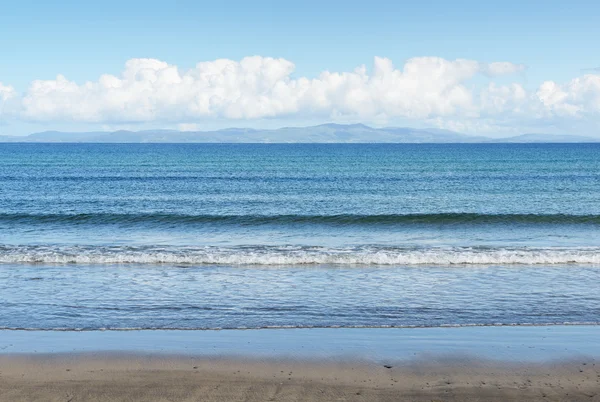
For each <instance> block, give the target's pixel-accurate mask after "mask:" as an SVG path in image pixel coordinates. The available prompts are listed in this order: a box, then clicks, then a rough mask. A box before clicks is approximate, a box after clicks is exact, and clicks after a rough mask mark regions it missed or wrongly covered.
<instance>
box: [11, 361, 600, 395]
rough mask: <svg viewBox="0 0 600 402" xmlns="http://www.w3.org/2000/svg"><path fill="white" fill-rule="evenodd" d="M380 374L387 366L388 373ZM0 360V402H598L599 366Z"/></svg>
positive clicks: (591, 363)
mask: <svg viewBox="0 0 600 402" xmlns="http://www.w3.org/2000/svg"><path fill="white" fill-rule="evenodd" d="M386 366H388V367H386ZM386 366H384V365H382V364H380V363H373V362H366V361H354V362H353V361H349V360H346V361H338V362H331V361H319V360H309V361H302V360H297V361H295V360H290V359H287V360H274V359H263V360H259V359H247V358H244V359H224V358H218V359H211V358H209V357H206V356H204V357H191V356H170V357H166V356H150V355H140V354H129V355H123V354H113V355H108V354H71V355H70V354H48V355H40V354H37V355H12V356H11V355H2V356H0V401H7V402H8V401H10V402H17V401H28V402H29V401H62V402H67V401H70V402H75V401H209V402H210V401H428V402H431V401H600V362H598V361H596V360H594V359H577V360H570V361H555V362H546V363H535V364H534V363H529V364H527V363H506V362H500V361H491V360H474V359H459V358H453V359H446V360H444V359H436V360H430V361H428V360H413V361H405V362H403V363H401V364H398V365H395V366H391V367H390V365H386Z"/></svg>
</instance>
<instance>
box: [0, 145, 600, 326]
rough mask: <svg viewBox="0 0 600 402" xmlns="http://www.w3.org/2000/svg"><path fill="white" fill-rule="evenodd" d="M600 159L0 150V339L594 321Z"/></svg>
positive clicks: (508, 150)
mask: <svg viewBox="0 0 600 402" xmlns="http://www.w3.org/2000/svg"><path fill="white" fill-rule="evenodd" d="M598 280H600V144H444V145H441V144H438V145H435V144H398V145H389V144H379V145H364V144H363V145H358V144H357V145H341V144H331V145H323V144H318V145H317V144H311V145H309V144H305V145H275V144H270V145H248V144H244V145H241V144H240V145H238V144H235V145H233V144H231V145H225V144H223V145H220V144H219V145H215V144H211V145H207V144H0V327H3V328H38V329H39V328H62V329H73V328H87V329H98V328H240V327H263V326H275V327H277V326H406V325H409V326H412V325H417V326H419V325H425V326H430V325H431V326H437V325H457V324H460V325H467V324H477V325H479V324H485V325H489V324H523V323H533V324H553V323H564V322H599V321H600V296H599V295H600V286H598V285H597V283H598Z"/></svg>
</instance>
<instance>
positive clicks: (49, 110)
mask: <svg viewBox="0 0 600 402" xmlns="http://www.w3.org/2000/svg"><path fill="white" fill-rule="evenodd" d="M294 69H295V66H294V64H293V63H292V62H290V61H288V60H285V59H277V58H270V57H261V56H253V57H246V58H244V59H242V60H240V61H233V60H227V59H219V60H214V61H208V62H201V63H198V64H197V65H196V66H195V67H194V68H192V69H189V70H185V71H183V70H181V69H179V68H178V67H177V66H175V65H170V64H168V63H166V62H163V61H160V60H155V59H131V60H129V61H128V62H127V63H126V64H125V68H124V70H123V72H122V73H121V74H120V75H119V76H113V75H102V76H101V77H100V78H99V79H98V80H97V81H90V82H85V83H83V84H78V83H75V82H73V81H70V80H69V79H67V78H66V77H64V76H61V75H59V76H58V77H57V78H56V79H54V80H44V81H43V80H37V81H34V82H32V83H31V85H30V87H29V89H28V90H27V91H26V92H25V93H24V94H22V95H21V96H16V94H15V92H14V89H13V88H12V87H9V86H3V85H2V84H0V99H3V100H7V99H11V103H12V104H13V105H16V106H15V107H13V109H12V110H13V118H15V119H20V120H27V121H37V122H80V123H101V124H126V123H136V122H139V123H153V122H155V123H161V124H162V123H173V124H181V127H182V128H184V129H185V128H190V127H196V126H195V125H194V124H197V123H199V122H203V121H207V120H211V119H213V120H214V119H220V120H242V121H248V120H256V119H265V118H267V119H268V118H280V119H285V118H294V119H312V120H314V119H324V120H340V121H342V120H349V119H350V120H352V119H353V120H356V121H363V122H374V121H377V122H382V121H384V122H385V121H391V120H394V119H404V120H410V121H427V122H436V124H437V125H439V126H452V127H475V128H479V129H482V128H484V127H488V128H490V129H493V127H494V126H495V125H496V126H502V125H507V124H513V125H518V124H523V125H524V124H533V123H532V122H535V121H539V122H543V121H548V120H553V119H556V118H563V119H592V120H594V119H595V120H594V121H598V120H599V118H600V75H597V74H586V75H584V76H582V77H579V78H576V79H573V80H572V81H570V82H568V83H566V84H562V85H561V84H558V83H555V82H553V81H547V82H544V83H543V84H542V85H541V86H540V87H539V88H538V89H537V90H535V91H530V92H528V91H527V90H526V89H525V88H524V87H523V86H522V85H521V84H519V83H517V82H514V83H510V84H502V85H500V84H497V83H495V82H493V81H491V82H489V83H488V84H487V85H483V86H482V85H481V84H480V83H477V82H476V81H477V80H473V78H475V77H476V76H478V75H481V76H484V77H488V79H490V80H492V79H493V78H494V77H497V76H500V75H511V74H516V73H519V72H522V71H524V70H525V66H524V65H522V64H514V63H509V62H494V63H481V62H478V61H474V60H463V59H457V60H446V59H443V58H439V57H416V58H412V59H409V60H407V61H406V62H405V63H404V65H403V66H402V67H400V68H397V67H395V66H394V65H393V63H392V61H391V60H389V59H387V58H380V57H376V58H375V60H374V65H373V68H372V70H371V71H369V69H367V67H365V66H360V67H358V68H356V69H355V70H353V71H347V72H332V71H324V72H322V73H321V74H320V75H319V76H318V77H316V78H309V77H294V75H293V73H294ZM504 81H506V78H505V79H504ZM17 98H18V100H17V101H15V99H17Z"/></svg>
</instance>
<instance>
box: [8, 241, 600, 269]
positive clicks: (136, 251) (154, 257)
mask: <svg viewBox="0 0 600 402" xmlns="http://www.w3.org/2000/svg"><path fill="white" fill-rule="evenodd" d="M0 263H4V264H7V263H46V264H174V265H409V266H410V265H557V264H592V265H593V264H599V265H600V248H598V247H587V248H581V247H578V248H525V247H524V248H487V247H486V248H476V247H452V248H392V247H372V246H370V247H355V248H320V247H292V246H290V247H265V246H256V247H252V246H244V247H230V248H221V247H204V248H191V247H178V248H177V247H172V248H161V247H95V246H62V247H59V246H41V245H40V246H2V247H0Z"/></svg>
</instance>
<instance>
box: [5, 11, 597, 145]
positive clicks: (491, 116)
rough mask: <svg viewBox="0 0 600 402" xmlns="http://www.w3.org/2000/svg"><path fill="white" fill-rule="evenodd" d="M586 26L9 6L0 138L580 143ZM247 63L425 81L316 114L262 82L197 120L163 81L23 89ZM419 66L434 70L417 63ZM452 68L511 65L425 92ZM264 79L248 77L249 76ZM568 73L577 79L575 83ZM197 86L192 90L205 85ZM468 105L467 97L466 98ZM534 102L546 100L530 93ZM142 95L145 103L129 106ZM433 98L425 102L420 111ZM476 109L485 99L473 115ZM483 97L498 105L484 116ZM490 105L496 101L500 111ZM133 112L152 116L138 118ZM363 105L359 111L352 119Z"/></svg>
mask: <svg viewBox="0 0 600 402" xmlns="http://www.w3.org/2000/svg"><path fill="white" fill-rule="evenodd" d="M599 16H600V2H592V1H585V2H584V1H571V2H564V1H563V2H558V1H544V2H542V1H527V2H518V1H512V0H511V1H502V2H482V1H454V2H448V1H421V2H414V3H413V2H411V3H404V2H364V1H363V2H356V1H313V0H309V1H304V2H281V1H279V2H275V1H252V2H247V1H229V2H226V3H218V2H210V3H209V2H201V1H172V2H164V1H160V2H158V1H144V2H141V1H113V0H109V1H102V2H75V1H61V2H45V1H44V2H42V1H21V2H12V4H4V5H2V6H1V12H0V46H1V48H2V49H3V52H2V53H3V57H2V62H1V63H0V83H2V84H1V85H2V86H0V90H1V88H10V89H5V90H4V92H3V93H4V97H0V100H2V99H3V102H4V105H3V109H4V111H3V116H2V127H1V130H2V134H17V135H20V134H26V133H28V132H31V131H40V130H46V129H62V130H88V129H112V128H131V129H136V128H140V129H142V128H149V127H161V128H162V127H167V128H176V127H179V126H181V127H192V128H193V127H197V128H203V127H207V128H214V127H221V126H252V127H260V126H265V127H274V126H282V125H289V124H294V125H302V124H314V123H319V122H327V121H340V122H345V121H348V122H356V121H360V122H364V123H367V124H372V125H388V124H389V125H413V126H439V127H444V128H451V129H460V131H466V132H473V133H475V132H479V131H483V132H485V133H487V134H491V135H503V134H513V133H519V132H526V131H549V132H553V131H556V132H561V133H562V132H571V131H573V133H576V134H591V135H593V134H594V133H595V131H596V130H597V129H598V127H599V124H598V122H599V121H600V117H599V116H600V94H599V93H600V88H597V85H596V79H595V78H594V76H596V75H598V74H600V71H598V70H593V69H594V68H598V67H600V53H598V51H597V49H598V45H597V41H598V38H600V24H598V17H599ZM249 56H260V57H262V58H268V57H272V58H274V59H276V60H280V59H284V60H286V61H289V62H291V63H293V69H290V70H289V71H288V70H286V71H287V74H284V75H283V76H278V77H279V78H280V79H281V80H283V81H285V82H286V83H289V81H290V80H291V81H294V82H295V80H299V79H303V78H306V79H315V78H318V77H319V76H320V74H321V73H322V72H323V71H329V72H338V73H345V72H350V73H351V72H353V71H354V70H355V68H357V67H358V66H361V65H364V66H365V67H366V69H367V75H368V76H369V77H370V76H371V75H372V70H373V68H374V64H375V63H376V62H375V61H374V57H376V56H378V57H383V58H387V59H390V60H391V61H392V62H393V65H394V69H395V70H397V71H398V72H399V74H402V73H405V72H406V71H405V68H406V65H405V63H406V62H407V60H412V59H414V58H417V60H418V61H419V63H415V65H414V66H413V67H414V68H418V69H422V70H423V74H420V75H412V76H410V77H408V76H406V80H405V81H403V82H404V83H403V84H398V87H394V85H396V84H393V83H392V82H397V81H398V80H395V79H393V78H392V77H391V76H389V77H388V78H389V79H388V80H387V81H385V82H387V83H388V84H385V85H390V88H391V89H390V93H389V94H391V93H394V94H395V95H394V97H393V98H392V97H391V95H390V96H388V95H389V94H388V93H385V92H383V93H382V92H381V91H382V89H381V88H379V89H377V90H375V89H373V87H372V86H368V87H360V88H356V87H352V88H350V87H351V84H344V85H345V87H347V88H346V92H345V93H344V94H340V93H339V91H340V90H339V88H337V87H336V88H337V89H335V91H334V90H332V89H331V88H330V87H328V88H330V89H328V90H327V91H328V94H327V95H326V97H327V99H326V100H324V101H323V104H322V105H320V106H319V107H312V106H311V105H310V104H309V103H310V101H311V99H313V100H314V99H315V97H318V96H321V93H320V92H319V94H315V91H317V90H315V89H314V88H312V89H310V90H305V89H303V92H302V94H301V95H298V94H297V93H294V94H292V95H293V96H297V97H298V99H300V98H302V99H301V100H298V99H297V100H296V101H295V103H294V104H293V105H292V104H290V105H283V106H282V105H280V104H279V103H281V101H280V100H276V101H273V100H272V99H271V98H272V97H273V96H274V95H273V93H272V92H273V88H271V87H268V85H267V87H268V88H267V87H265V86H264V85H262V84H261V85H259V87H260V88H258V89H257V88H254V87H253V88H252V89H248V88H246V89H240V91H235V90H232V89H231V88H229V90H230V94H229V95H227V97H225V98H224V99H222V100H221V101H220V102H219V107H218V108H216V107H212V106H211V107H212V108H211V107H208V106H207V109H206V110H204V109H202V110H201V111H198V110H199V109H198V108H192V109H194V110H187V109H186V108H187V105H188V104H189V103H190V102H191V99H196V98H195V97H194V96H195V94H193V93H190V94H186V95H185V96H183V95H181V96H180V97H179V98H177V99H173V100H172V102H171V103H169V104H168V105H165V104H164V102H162V101H161V100H160V99H165V98H170V97H171V96H170V95H171V93H170V92H168V91H169V89H168V88H167V89H165V88H162V87H161V89H160V90H159V89H156V88H154V89H153V90H156V93H154V95H151V96H150V95H147V94H146V95H143V96H141V97H140V96H137V95H136V96H133V95H132V96H129V95H128V94H123V92H120V95H118V96H120V97H119V98H118V99H121V100H119V102H120V103H119V102H117V105H115V104H112V105H111V106H110V107H109V106H106V105H104V104H101V103H100V102H101V101H100V100H99V99H103V100H105V99H106V96H115V95H114V94H113V95H111V94H112V93H111V94H108V95H106V96H105V95H99V93H98V91H99V90H98V89H97V88H96V89H94V91H93V94H90V93H83V92H82V91H84V89H82V88H79V89H77V92H78V95H77V97H75V98H72V99H69V100H68V101H67V100H65V97H66V96H67V95H68V93H70V92H69V91H70V90H64V89H61V91H62V92H60V91H59V92H60V93H57V92H56V90H55V88H54V87H53V88H54V89H53V90H52V91H54V92H52V93H48V91H45V92H43V93H40V92H39V91H37V92H36V91H33V92H32V91H31V85H32V83H33V82H34V81H36V80H48V81H55V80H56V79H57V76H58V75H62V76H64V78H65V79H66V80H68V82H69V83H74V84H76V85H79V86H82V85H84V84H85V82H86V81H90V82H93V83H94V82H98V80H99V77H100V76H101V75H103V74H110V75H113V76H115V77H117V78H122V76H123V74H124V71H125V69H126V68H125V64H126V62H127V61H128V60H132V59H155V60H160V61H162V62H165V63H167V64H168V65H170V66H176V67H177V69H178V71H179V73H180V74H181V75H184V74H185V73H186V72H188V71H189V70H193V69H195V68H196V64H197V63H199V62H212V61H214V60H217V59H228V60H231V61H233V62H240V61H241V60H242V59H243V58H245V57H249ZM424 57H429V58H432V57H433V58H436V60H438V61H435V60H432V59H419V58H424ZM457 59H466V60H470V61H474V62H477V63H482V65H483V64H489V63H495V62H509V63H512V64H514V65H515V66H521V67H519V68H513V69H509V70H510V71H509V72H508V73H502V74H496V73H494V74H492V75H490V74H488V73H485V71H490V70H489V69H488V68H487V67H482V68H481V69H476V70H477V71H475V70H473V69H472V68H471V67H468V68H467V69H470V70H469V71H470V72H465V73H463V72H459V73H457V74H458V75H459V76H460V79H459V81H458V82H455V79H454V78H453V77H446V78H444V79H443V80H442V81H443V82H441V83H440V85H441V86H440V88H437V89H436V88H432V87H429V86H428V84H427V81H428V74H430V75H431V74H434V75H435V74H437V72H435V71H438V72H439V71H441V70H439V69H442V70H444V71H446V70H448V68H453V67H452V66H453V65H445V64H443V63H442V64H440V63H439V60H443V61H447V62H448V63H452V62H454V61H456V60H457ZM431 63H436V65H437V68H438V70H435V71H433V70H431V68H429V67H430V66H431V65H432V64H431ZM261 65H262V64H261ZM448 66H450V67H448ZM144 68H152V69H157V68H158V69H161V68H163V67H161V66H154V67H144ZM240 68H241V69H242V70H244V68H243V67H240ZM269 68H270V67H269ZM282 68H283V67H282ZM462 68H463V67H461V69H462ZM465 68H466V67H465ZM244 71H245V70H244ZM461 71H463V70H461ZM465 74H466V75H465ZM192 75H193V74H192ZM244 76H245V77H246V75H244ZM263 76H264V74H263V73H261V74H259V77H258V78H257V79H262V78H261V77H263ZM586 76H587V77H588V78H585V79H583V78H581V77H586ZM589 76H592V77H591V78H589ZM255 78H256V77H254V78H252V79H255ZM263 78H264V77H263ZM576 79H580V80H583V81H585V82H583V81H582V83H580V82H576V83H573V82H572V80H576ZM349 80H350V81H352V80H353V79H352V77H350V79H349ZM448 80H449V81H448ZM150 81H152V82H156V80H154V79H151V80H150ZM267 81H269V80H268V79H267ZM350 81H349V82H350ZM421 81H422V82H421ZM406 82H409V83H410V82H420V84H419V85H421V87H420V88H422V92H423V91H431V92H432V95H431V96H428V97H427V98H424V99H422V100H420V101H419V102H418V104H411V103H410V101H407V100H405V99H404V98H402V96H403V95H402V94H403V93H405V92H406V88H407V87H406V85H408V84H407V83H406ZM448 82H451V83H450V84H448ZM544 82H553V83H555V84H556V87H551V86H547V87H545V89H544V91H545V92H544V93H545V94H546V95H543V96H542V95H539V94H540V93H541V92H540V86H541V85H542V84H543V83H544ZM269 83H270V84H269V85H271V84H273V82H271V81H269ZM492 83H493V85H494V88H496V89H497V88H500V87H506V88H508V89H507V90H506V91H504V90H502V91H496V92H494V93H495V94H496V95H497V93H500V92H502V93H503V95H502V99H496V98H494V99H495V100H494V101H493V102H491V101H489V100H488V101H485V99H489V93H488V92H489V91H488V92H486V91H487V89H488V87H489V85H490V84H492ZM317 84H318V85H321V83H317ZM273 85H275V84H273ZM290 85H292V87H294V88H296V87H297V86H298V85H296V84H295V83H294V84H290ZM318 85H317V86H318ZM324 85H325V84H324ZM326 85H330V86H331V85H333V84H330V83H328V84H326ZM361 85H362V84H361ZM448 85H450V86H448ZM453 85H454V86H453ZM513 85H518V86H519V87H520V88H522V89H523V90H525V91H526V93H525V95H523V94H520V95H518V96H517V98H518V99H516V98H515V96H516V95H514V93H515V91H517V92H519V93H520V91H521V90H520V89H519V88H517V89H515V87H512V86H513ZM455 86H460V88H458V89H457V88H455ZM313 87H314V85H313ZM194 88H195V89H194V91H199V92H201V91H204V89H203V88H205V85H204V84H198V86H197V87H194ZM463 88H467V89H468V90H469V91H470V95H465V94H462V95H460V96H459V98H460V99H459V98H457V97H454V98H452V99H450V100H448V99H447V98H444V97H445V96H449V95H448V94H449V93H452V94H454V95H452V96H455V95H456V93H457V91H459V92H460V91H462V89H463ZM511 88H512V89H511ZM394 89H395V91H394ZM131 90H133V89H131V88H130V89H127V91H131ZM212 90H214V93H213V92H211V93H213V96H214V94H215V93H216V94H219V93H220V89H219V88H212ZM9 91H10V93H9ZM65 91H66V92H65ZM123 91H126V90H125V89H123ZM165 91H166V92H165ZM177 91H178V90H177V89H173V94H175V93H179V92H181V91H179V92H177ZM248 91H249V92H248ZM257 91H258V92H257ZM311 91H312V92H311ZM377 91H378V92H377ZM436 91H437V92H436ZM511 91H512V92H511ZM71 92H72V91H71ZM199 92H198V93H199ZM238 92H240V93H242V94H243V95H244V96H245V97H243V99H245V102H246V101H247V102H249V103H256V102H258V101H257V97H258V98H260V99H263V98H264V97H269V99H270V100H269V102H270V103H269V104H268V105H267V104H266V103H265V105H266V106H264V107H263V108H262V112H260V113H259V112H257V111H255V110H246V109H247V107H246V109H243V110H242V111H240V107H238V106H239V105H238V106H236V107H235V111H232V110H231V108H230V106H231V105H232V104H233V103H236V102H238V103H239V102H240V99H241V98H240V97H239V93H238ZM333 92H335V94H334V93H333ZM509 92H511V93H512V95H511V94H509ZM66 93H67V95H66ZM307 93H309V95H307ZM357 93H362V95H356V94H357ZM0 94H2V92H0ZM153 96H154V98H152V97H153ZM178 96H179V95H178ZM219 96H220V95H219ZM278 96H280V95H278ZM355 96H359V97H360V99H359V100H360V102H359V100H357V99H358V98H354V97H355ZM365 96H366V97H368V98H369V100H365V99H364V98H365ZM406 96H408V94H407V95H406ZM456 96H458V95H456ZM465 96H471V97H472V99H471V100H466V99H465ZM536 96H537V98H536ZM540 96H542V97H543V101H540V100H539V99H538V98H540ZM544 96H545V97H544ZM148 97H150V98H152V100H150V101H148V102H146V103H147V104H146V106H143V105H141V104H140V102H143V99H146V98H148ZM158 97H160V99H159V100H157V99H158ZM261 97H262V98H261ZM386 97H389V98H390V99H389V100H388V103H386V104H384V103H381V102H380V101H379V100H378V99H381V98H386ZM412 97H413V98H414V95H413V96H412ZM434 97H435V98H436V99H437V100H436V101H435V102H437V103H435V104H428V106H427V107H426V108H425V109H419V107H420V105H421V106H422V104H423V102H430V101H431V98H434ZM92 98H94V99H95V100H94V101H93V102H92V101H89V102H90V103H89V104H86V109H85V110H83V109H81V110H78V111H76V110H73V111H72V113H71V112H69V110H68V109H73V106H72V105H77V106H78V107H79V106H80V105H81V104H82V103H85V102H88V100H89V99H92ZM530 98H534V99H533V100H531V99H530ZM550 98H552V99H553V100H552V101H549V100H548V99H550ZM140 99H142V101H141V100H140ZM212 99H215V98H212ZM127 102H130V103H127ZM131 102H137V103H136V104H133V103H131ZM223 102H226V103H227V105H228V106H227V108H226V107H225V106H223ZM265 102H267V101H266V100H265ZM357 102H358V103H357ZM431 102H433V101H431ZM482 102H483V103H485V102H487V103H488V105H487V106H482ZM490 102H491V103H494V105H495V106H494V108H493V109H494V110H493V111H492V110H491V109H490V106H489V103H490ZM557 102H558V103H557ZM500 103H503V105H504V106H502V108H503V109H502V110H500V106H498V105H499V104H500ZM517 103H518V105H517V106H515V105H516V104H517ZM542 103H543V105H541V104H542ZM559 103H560V104H559ZM48 104H54V105H60V107H61V108H62V109H60V110H58V109H57V108H58V106H57V107H56V108H55V109H53V110H49V109H47V105H48ZM119 105H120V106H119ZM448 105H450V106H448ZM507 105H508V106H507ZM540 105H541V106H540ZM118 107H121V109H128V110H129V109H131V110H133V109H135V110H136V113H135V114H130V115H128V114H126V113H124V112H123V113H120V112H118V111H115V109H116V108H118ZM143 107H148V108H152V110H153V112H148V113H145V112H144V111H140V110H139V109H140V108H143ZM178 107H179V108H180V109H177V108H178ZM184 109H186V110H185V111H184ZM367 109H368V113H367V112H364V110H367ZM180 111H181V112H180ZM532 115H535V116H536V117H535V118H532V117H531V116H532ZM169 116H173V117H169Z"/></svg>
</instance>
